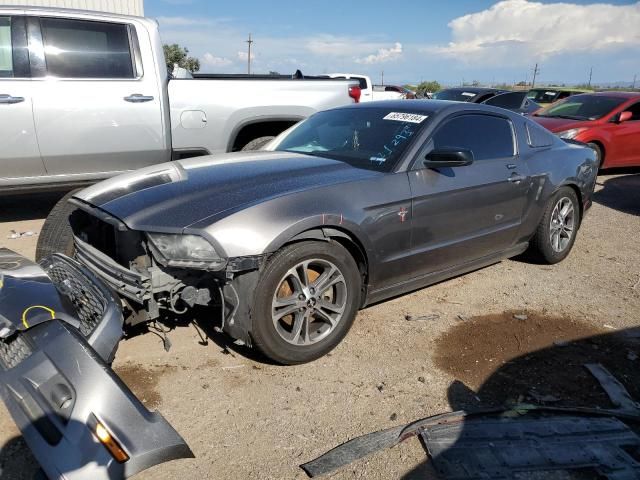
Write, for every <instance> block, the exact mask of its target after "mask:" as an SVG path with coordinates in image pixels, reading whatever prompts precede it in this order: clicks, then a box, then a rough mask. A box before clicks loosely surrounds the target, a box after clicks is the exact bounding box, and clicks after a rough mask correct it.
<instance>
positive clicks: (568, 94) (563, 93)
mask: <svg viewBox="0 0 640 480" xmlns="http://www.w3.org/2000/svg"><path fill="white" fill-rule="evenodd" d="M570 96H571V92H560V94H559V95H558V100H562V99H563V98H567V97H570Z"/></svg>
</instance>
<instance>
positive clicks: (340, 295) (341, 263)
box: [251, 241, 362, 365]
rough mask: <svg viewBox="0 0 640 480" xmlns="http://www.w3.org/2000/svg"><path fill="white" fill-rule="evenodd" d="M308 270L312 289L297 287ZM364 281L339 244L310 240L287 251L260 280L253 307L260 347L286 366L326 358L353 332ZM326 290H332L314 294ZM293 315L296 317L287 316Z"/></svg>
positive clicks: (254, 329) (275, 258)
mask: <svg viewBox="0 0 640 480" xmlns="http://www.w3.org/2000/svg"><path fill="white" fill-rule="evenodd" d="M333 268H335V271H334V270H332V269H333ZM303 269H304V271H306V272H307V274H306V277H307V282H306V286H303V285H302V283H298V284H297V285H296V283H297V282H296V281H295V278H296V277H297V278H298V279H302V278H304V277H303V276H302V273H303ZM291 272H296V275H292V273H291ZM332 282H333V284H331V283H332ZM361 282H362V280H361V275H360V271H359V270H358V266H357V265H356V262H355V260H354V259H353V257H352V256H351V254H350V253H349V252H348V251H347V250H346V249H345V248H343V247H342V246H341V245H340V244H338V243H336V242H327V243H325V242H313V241H309V242H299V243H294V244H291V245H288V246H286V247H284V248H283V249H282V250H280V251H278V252H276V253H275V254H274V255H273V256H272V257H271V258H270V259H269V261H268V262H267V264H266V265H265V268H264V270H263V271H262V273H261V275H260V278H259V280H258V284H257V288H256V290H255V296H254V300H253V305H252V308H251V312H252V313H251V316H252V320H253V327H252V337H253V341H254V345H255V346H256V347H257V348H258V349H259V350H260V351H261V352H262V353H263V354H264V355H266V356H267V357H269V358H270V359H272V360H274V361H276V362H278V363H281V364H284V365H294V364H299V363H306V362H310V361H312V360H316V359H318V358H320V357H322V356H323V355H325V354H327V353H328V352H330V351H331V350H333V348H335V347H336V345H338V344H339V343H340V341H341V340H342V339H343V338H344V337H345V335H346V334H347V333H348V331H349V329H350V328H351V325H352V324H353V320H354V319H355V317H356V314H357V313H358V307H359V305H360V295H361ZM322 285H331V286H328V287H327V288H325V289H324V291H320V290H318V291H314V290H313V288H314V287H318V286H320V288H322ZM301 287H302V288H301ZM303 297H304V298H303ZM277 299H279V302H281V304H280V305H277V304H276V300H277ZM326 306H330V307H331V308H327V307H326ZM289 310H291V312H290V314H285V315H282V314H283V312H285V313H286V312H287V311H289ZM329 318H332V319H333V320H332V321H331V320H329ZM297 327H298V328H297ZM305 327H307V328H305Z"/></svg>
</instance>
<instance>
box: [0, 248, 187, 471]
mask: <svg viewBox="0 0 640 480" xmlns="http://www.w3.org/2000/svg"><path fill="white" fill-rule="evenodd" d="M122 325H123V317H122V311H121V307H120V302H119V300H118V299H117V297H115V296H114V295H113V293H112V291H111V289H109V288H108V287H107V286H105V285H104V283H103V282H102V281H100V280H99V279H98V278H96V277H95V275H93V274H92V273H91V272H90V271H89V270H87V269H86V268H84V267H83V266H81V265H80V264H78V263H77V262H75V261H74V260H71V259H69V258H67V257H65V256H63V255H57V254H56V255H52V256H51V257H48V258H47V259H45V260H44V261H43V262H41V264H35V263H33V262H30V261H29V260H27V259H25V258H24V257H22V256H20V255H18V254H16V253H14V252H12V251H10V250H7V249H0V397H1V398H2V400H3V401H4V403H5V405H6V406H7V408H8V410H9V412H10V413H11V415H12V417H13V419H14V421H15V422H16V424H17V426H18V427H19V429H20V431H21V432H22V434H23V436H24V439H25V441H26V443H27V444H28V445H29V447H30V448H31V450H32V451H33V453H34V455H35V457H36V459H37V460H38V462H39V463H40V465H41V467H42V469H43V470H44V472H45V474H46V475H47V476H48V477H49V478H67V479H70V478H92V479H103V478H104V479H113V478H125V477H129V476H131V475H134V474H136V473H138V472H140V471H142V470H144V469H146V468H149V467H151V466H153V465H156V464H159V463H162V462H165V461H168V460H172V459H177V458H185V457H192V456H193V455H192V453H191V450H190V449H189V447H188V446H187V445H186V443H185V442H184V440H183V439H182V438H181V437H180V435H179V434H178V433H177V432H176V431H175V430H174V429H173V428H172V427H171V426H170V425H169V423H167V421H166V420H165V419H164V418H163V417H162V416H161V415H160V414H159V413H156V412H149V411H148V410H147V409H146V408H145V407H144V406H143V405H142V403H141V402H140V401H139V400H138V399H137V398H136V397H135V396H134V394H133V393H132V392H131V391H130V390H129V388H128V387H127V386H126V385H125V384H124V383H123V382H122V381H121V380H120V379H119V378H118V376H117V375H116V374H115V373H114V372H113V370H111V368H110V366H109V365H110V363H111V362H112V360H113V358H114V355H115V352H116V349H117V345H118V342H119V341H120V339H121V338H122Z"/></svg>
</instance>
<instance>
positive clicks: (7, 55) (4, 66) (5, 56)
mask: <svg viewBox="0 0 640 480" xmlns="http://www.w3.org/2000/svg"><path fill="white" fill-rule="evenodd" d="M0 77H13V56H12V51H11V19H10V18H9V17H0Z"/></svg>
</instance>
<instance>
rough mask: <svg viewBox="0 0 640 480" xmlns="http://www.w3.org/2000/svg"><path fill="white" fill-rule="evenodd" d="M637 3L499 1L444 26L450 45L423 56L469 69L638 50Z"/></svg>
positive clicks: (639, 10)
mask: <svg viewBox="0 0 640 480" xmlns="http://www.w3.org/2000/svg"><path fill="white" fill-rule="evenodd" d="M638 25H640V2H637V3H634V4H631V5H612V4H606V3H598V4H591V5H578V4H573V3H540V2H535V1H529V0H504V1H501V2H498V3H496V4H495V5H493V6H492V7H491V8H489V9H487V10H483V11H481V12H478V13H472V14H469V15H464V16H462V17H459V18H456V19H454V20H453V21H451V22H450V23H449V28H451V33H452V37H453V39H452V41H451V42H450V43H449V44H448V45H446V46H438V47H428V48H424V49H423V52H428V53H436V54H440V55H443V56H447V57H453V58H457V59H462V60H464V61H466V62H469V63H485V62H487V61H489V62H492V63H498V62H504V61H505V60H506V59H509V60H511V61H513V62H514V63H522V62H530V61H531V60H532V58H535V59H536V60H538V59H545V58H549V57H552V56H555V55H560V54H566V53H585V52H591V51H594V50H601V51H602V50H616V49H620V48H628V47H634V46H640V36H638V33H637V28H638V27H637V26H638Z"/></svg>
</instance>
